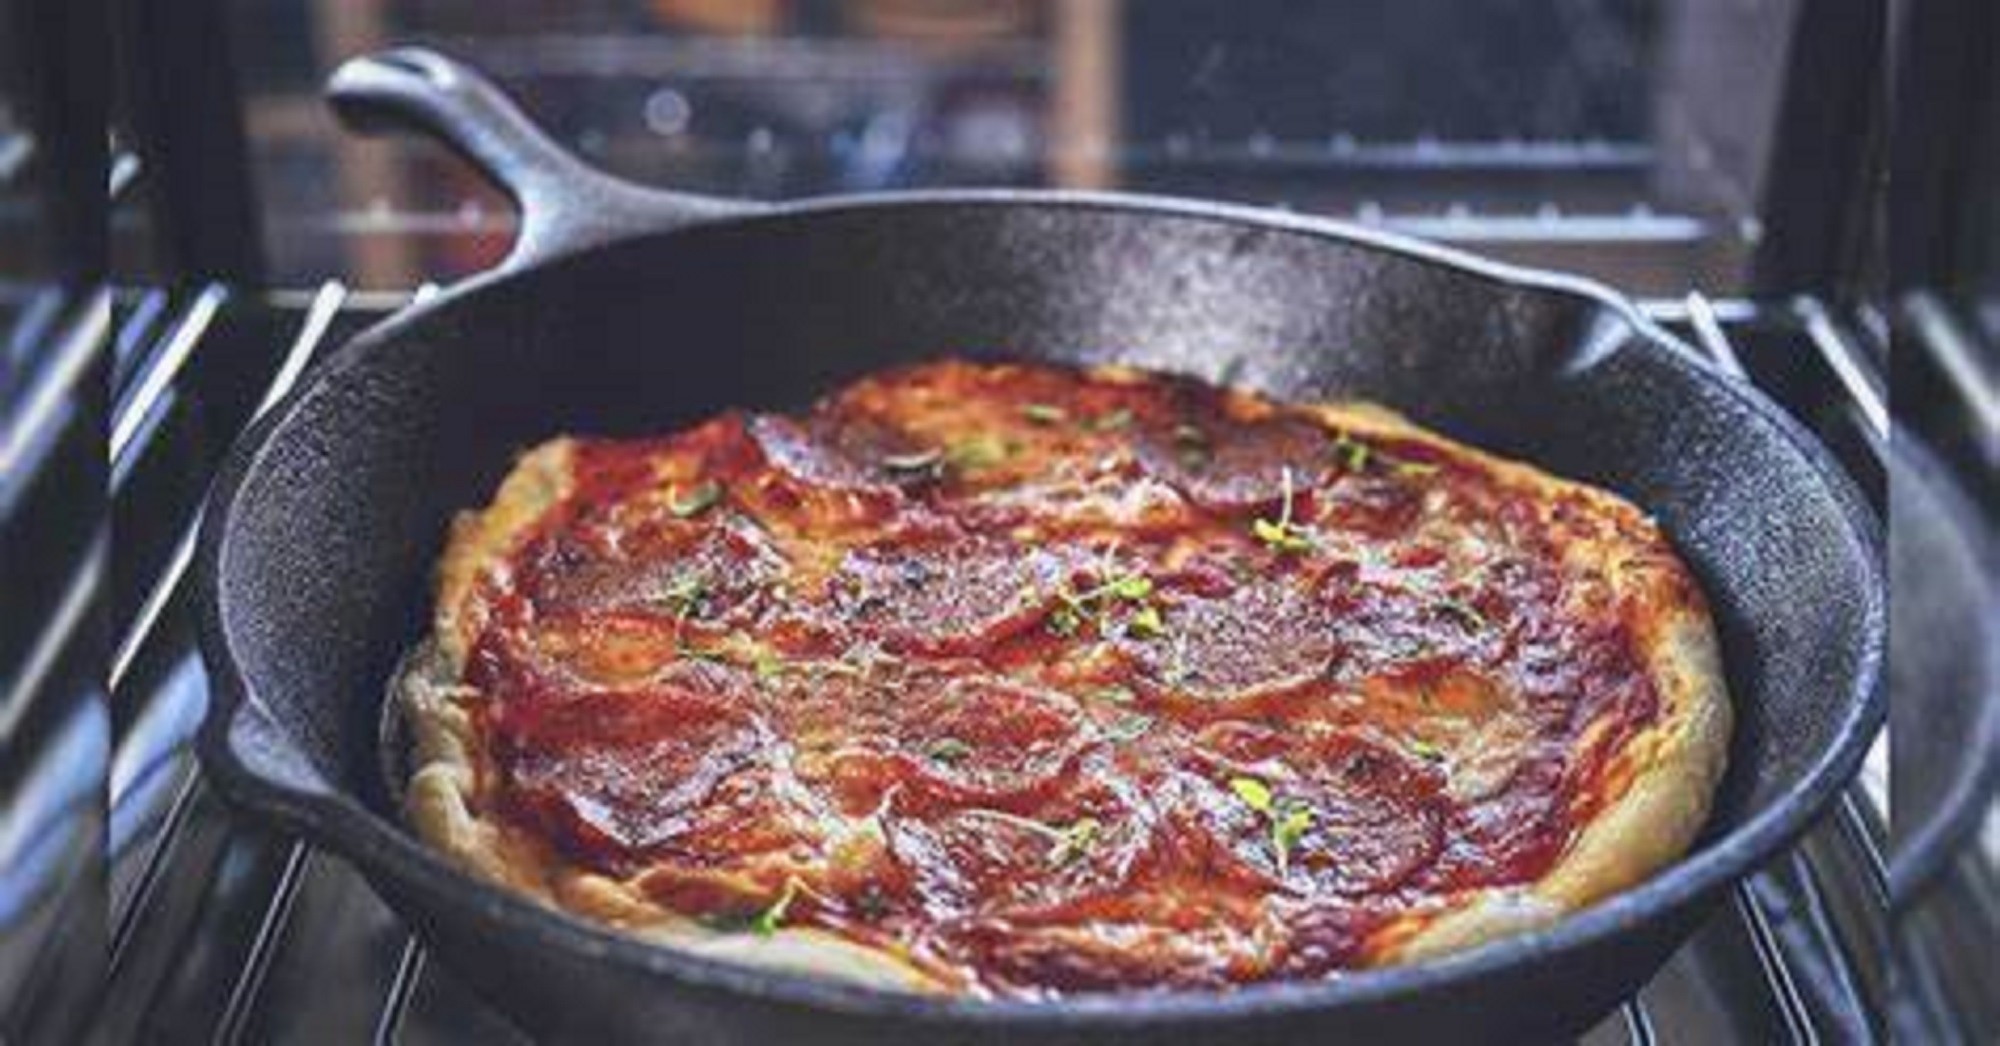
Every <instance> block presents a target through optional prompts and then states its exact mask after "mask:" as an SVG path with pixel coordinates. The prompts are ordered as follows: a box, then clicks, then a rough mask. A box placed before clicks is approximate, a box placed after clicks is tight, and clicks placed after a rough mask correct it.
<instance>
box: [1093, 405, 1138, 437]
mask: <svg viewBox="0 0 2000 1046" xmlns="http://www.w3.org/2000/svg"><path fill="white" fill-rule="evenodd" d="M1131 424H1132V412H1131V410H1129V409H1127V408H1125V407H1120V408H1118V409H1117V410H1114V411H1112V412H1111V413H1109V414H1099V415H1098V416H1097V417H1094V418H1092V419H1090V422H1089V427H1090V430H1091V431H1092V432H1116V431H1117V430H1119V429H1122V428H1125V427H1127V426H1129V425H1131Z"/></svg>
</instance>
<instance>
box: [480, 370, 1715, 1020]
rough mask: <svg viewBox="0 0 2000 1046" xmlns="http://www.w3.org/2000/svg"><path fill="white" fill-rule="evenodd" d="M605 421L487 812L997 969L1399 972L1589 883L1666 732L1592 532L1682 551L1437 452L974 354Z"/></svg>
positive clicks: (562, 539)
mask: <svg viewBox="0 0 2000 1046" xmlns="http://www.w3.org/2000/svg"><path fill="white" fill-rule="evenodd" d="M1370 431H1371V432H1374V431H1376V430H1375V429H1374V428H1373V427H1372V426H1371V427H1370ZM574 446H575V454H574V455H573V462H574V465H573V472H572V477H571V478H572V479H573V480H574V487H575V489H574V491H573V493H572V495H571V497H570V498H569V500H567V501H566V502H564V503H563V504H561V505H559V506H556V507H555V508H552V509H551V510H550V511H549V512H548V513H547V514H546V515H545V517H544V518H543V519H541V520H538V521H536V522H535V523H534V524H533V525H532V527H531V529H530V530H529V531H528V533H527V535H526V537H525V539H524V540H523V541H522V542H521V544H520V545H519V547H518V549H517V550H516V551H515V552H514V553H513V554H512V556H511V558H510V561H509V562H508V563H507V564H504V565H494V566H493V569H491V570H489V571H486V572H485V573H484V574H482V581H481V583H480V585H479V586H478V588H477V590H476V591H475V593H474V594H473V595H472V597H471V598H473V599H475V600H479V601H483V602H482V605H481V606H480V607H478V608H477V609H480V610H483V611H484V613H479V614H466V615H463V618H464V619H465V620H467V621H471V622H475V623H477V627H479V628H480V630H481V631H480V634H479V635H478V636H477V637H476V638H475V639H474V640H473V642H472V649H471V653H470V658H469V660H468V662H467V665H466V673H465V678H464V683H465V684H466V686H467V691H468V696H467V699H466V703H465V707H467V708H468V709H469V710H471V711H472V714H473V715H474V717H475V722H476V724H477V726H478V729H479V730H480V731H481V733H482V739H483V740H484V741H485V745H484V748H483V751H484V752H485V753H486V754H487V755H489V756H490V764H489V763H482V773H481V774H480V780H479V790H478V794H477V796H476V801H477V802H478V803H479V804H481V805H482V806H483V807H486V808H487V810H490V812H491V813H493V814H495V815H497V816H500V817H504V818H505V819H506V820H507V821H508V822H509V823H511V824H512V825H514V826H515V827H516V828H518V829H519V830H521V831H523V832H525V833H527V834H528V835H530V836H531V837H533V838H535V839H537V840H540V841H542V842H545V843H547V844H548V845H550V846H552V847H554V848H556V849H557V850H559V851H560V852H561V853H562V854H563V855H565V857H566V858H567V859H569V860H571V861H573V862H574V863H576V864H578V865H580V866H584V867H589V868H592V869H595V870H599V871H602V872H604V873H606V874H612V875H616V876H618V877H619V878H620V879H621V880H622V881H623V882H625V883H626V884H627V885H628V886H631V887H633V888H635V889H639V890H642V891H644V892H645V893H646V894H647V895H648V896H650V897H652V898H653V899H654V900H655V901H656V902H658V903H660V904H662V905H665V906H667V907H669V908H672V909H674V910H677V911H681V912H685V913H687V914H688V915H690V916H694V917H698V918H706V919H710V920H713V921H716V922H718V923H721V922H727V921H731V920H734V921H737V922H739V923H740V922H744V921H747V920H748V919H750V918H753V917H756V916H757V914H758V913H760V912H762V913H765V914H766V915H768V916H770V917H772V918H780V917H781V918H782V919H783V920H784V921H785V924H786V925H798V926H809V927H812V928H814V929H815V930H817V931H821V932H826V933H832V934H837V935H842V936H844V937H847V938H848V939H851V940H855V941H859V942H862V943H866V944H869V945H874V946H881V947H884V948H887V949H890V950H894V951H898V952H900V953H901V954H904V955H907V956H908V957H910V959H911V960H912V961H914V962H919V963H922V964H924V965H925V966H926V967H927V968H935V969H938V970H940V971H943V972H944V973H945V975H946V976H947V977H948V978H951V979H955V980H956V981H957V982H959V983H963V984H965V985H966V986H968V987H972V988H976V989H978V990H982V991H986V992H990V993H993V994H998V995H1045V994H1061V993H1065V992H1071V991H1094V990H1100V989H1104V990H1110V989H1127V988H1156V987H1163V986H1174V985H1179V986H1223V985H1230V984H1241V983H1246V982H1251V981H1260V980H1299V979H1309V978H1317V977H1324V976H1327V975H1330V974H1332V973H1334V972H1336V971H1339V970H1342V969H1347V968H1352V967H1354V966H1357V965H1363V964H1366V963H1368V962H1370V961H1371V960H1373V959H1375V958H1377V957H1378V953H1375V952H1373V951H1372V950H1371V942H1375V943H1379V941H1380V940H1381V936H1380V933H1379V931H1380V930H1382V928H1383V926H1384V925H1385V924H1387V923H1390V922H1393V921H1395V920H1398V919H1401V918H1403V917H1405V916H1409V915H1411V914H1412V913H1413V912H1414V913H1417V918H1419V919H1421V918H1424V917H1427V916H1426V915H1425V914H1424V913H1429V912H1432V911H1435V910H1441V909H1442V908H1444V907H1448V906H1449V905H1450V904H1452V903H1455V901H1456V900H1457V899H1458V898H1460V897H1461V896H1462V895H1463V892H1464V891H1466V890H1468V889H1472V888H1476V887H1481V886H1493V885H1502V884H1518V883H1524V882H1532V881H1533V880H1534V879H1535V878H1536V877H1537V876H1538V875H1542V874H1545V873H1546V872H1547V870H1548V869H1549V868H1550V867H1551V865H1552V864H1553V862H1554V861H1556V860H1557V859H1558V858H1559V856H1560V853H1561V851H1562V848H1563V847H1564V846H1565V845H1567V843H1568V840H1569V838H1570V836H1571V833H1572V832H1573V831H1574V828H1575V826H1576V825H1577V824H1579V823H1582V822H1583V821H1584V820H1586V819H1587V818H1588V817H1589V816H1590V815H1591V810H1592V807H1591V806H1590V804H1591V803H1593V802H1601V801H1603V800H1602V799H1600V798H1599V796H1600V795H1602V794H1609V793H1610V791H1611V787H1610V786H1611V785H1615V784H1616V778H1615V776H1614V775H1615V774H1616V773H1617V772H1618V771H1619V770H1620V769H1621V768H1622V765H1623V764H1613V763H1611V760H1613V759H1615V758H1617V757H1618V756H1619V755H1620V752H1621V749H1622V748H1623V747H1624V746H1625V745H1626V744H1627V743H1628V741H1629V739H1630V738H1631V737H1632V736H1634V734H1633V731H1636V730H1639V729H1643V727H1644V725H1645V724H1646V723H1649V722H1653V721H1656V718H1657V716H1658V714H1659V707H1660V703H1659V696H1658V695H1657V694H1655V693H1654V692H1653V691H1652V689H1651V686H1650V684H1649V682H1648V681H1647V677H1646V675H1645V672H1644V666H1643V664H1640V663H1639V662H1638V661H1637V660H1636V658H1637V654H1636V652H1635V650H1636V647H1637V643H1636V641H1635V639H1634V637H1633V636H1632V635H1631V634H1630V628H1631V627H1632V626H1631V625H1630V624H1628V621H1627V616H1628V613H1629V611H1630V609H1631V608H1629V607H1626V606H1623V605H1621V604H1620V600H1622V599H1625V598H1626V597H1625V595H1624V592H1623V589H1622V588H1621V587H1620V586H1617V585H1614V584H1613V583H1612V580H1611V579H1609V578H1608V577H1605V576H1597V575H1596V574H1593V573H1592V572H1591V571H1590V570H1588V569H1584V568H1580V567H1578V566H1576V565H1574V564H1573V563H1572V562H1571V560H1573V559H1575V558H1576V557H1574V556H1569V555H1567V554H1566V553H1567V552H1568V551H1569V550H1573V549H1574V547H1575V545H1574V542H1575V541H1578V540H1585V539H1588V540H1591V541H1613V542H1614V544H1620V543H1622V544H1621V547H1623V546H1624V545H1632V546H1633V547H1634V549H1635V552H1636V553H1637V554H1641V555H1656V556H1658V557H1660V558H1661V559H1662V561H1663V562H1669V563H1671V559H1670V554H1669V553H1668V551H1667V550H1665V549H1664V547H1663V543H1660V542H1658V541H1657V536H1656V535H1652V534H1651V533H1650V531H1644V530H1643V528H1641V529H1634V528H1638V527H1639V524H1638V522H1636V516H1635V517H1634V518H1633V520H1626V521H1624V522H1623V523H1621V519H1622V517H1617V516H1615V514H1607V513H1605V512H1604V511H1603V508H1602V506H1601V505H1599V504H1597V503H1596V502H1595V501H1593V500H1591V499H1587V498H1582V497H1575V498H1569V499H1564V500H1561V501H1559V502H1558V503H1554V504H1551V503H1550V502H1549V501H1548V500H1547V499H1545V498H1539V499H1538V498H1537V497H1532V496H1526V495H1523V494H1521V493H1519V492H1518V491H1515V490H1513V489H1512V488H1510V487H1509V486H1508V482H1509V481H1508V480H1507V477H1506V474H1505V473H1504V471H1503V470H1495V469H1492V468H1490V467H1489V466H1488V465H1487V464H1485V463H1484V462H1483V460H1482V459H1479V458H1477V457H1476V456H1471V455H1459V454H1455V453H1453V452H1451V451H1450V450H1449V448H1448V447H1445V446H1444V445H1442V444H1438V443H1435V442H1434V441H1431V440H1426V439H1422V438H1419V437H1417V436H1415V435H1408V436H1407V438H1403V437H1394V436H1380V435H1365V434H1364V438H1363V439H1355V438H1348V437H1344V436H1341V435H1340V434H1339V433H1337V432H1336V431H1335V430H1334V429H1333V428H1331V427H1330V426H1329V425H1328V424H1326V423H1325V422H1324V421H1323V419H1322V418H1321V417H1320V416H1319V415H1318V414H1316V413H1315V412H1313V411H1309V410H1297V409H1292V408H1286V407H1283V406H1281V405H1277V404H1268V403H1259V402H1257V401H1256V400H1255V399H1254V398H1252V397H1250V396H1248V395H1247V394H1237V393H1225V392H1221V391H1218V390H1215V389H1212V388H1209V387H1206V386H1202V385H1198V384H1195V383H1192V382H1186V381H1178V380H1174V379H1168V378H1162V377H1158V376H1143V375H1138V374H1136V373H1120V372H1106V373H1100V374H1095V375H1091V374H1083V373H1079V372H1075V371H1071V370H1068V369H1065V368H1061V367H1053V366H1039V365H1033V364H1001V365H989V364H975V363H968V362H963V361H959V362H947V363H935V364H922V365H917V366H913V367H909V368H904V369H901V370H897V371H892V372H886V373H883V374H879V375H876V376H874V377H872V378H867V379H863V380H861V381H859V382H856V383H854V384H852V385H850V386H848V387H847V388H846V389H844V390H841V391H839V392H836V393H834V394H833V395H831V396H829V397H828V398H827V399H825V400H823V401H821V403H820V404H818V405H817V406H815V407H814V408H812V409H811V410H809V411H807V412H804V413H801V414H796V415H791V416H779V415H745V414H737V413H731V414H725V415H721V416H718V417H716V418H714V419H711V420H710V421H708V422H705V423H703V424H701V425H698V426H695V427H693V428H690V429H688V430H686V431H684V432H681V433H678V434H675V435H672V436H667V437H662V438H659V439H647V440H631V441H624V440H592V439H588V438H579V439H577V440H576V441H575V442H574ZM1288 490H1289V493H1290V498H1289V500H1288V499H1287V496H1286V495H1287V491H1288ZM1287 509H1288V510H1289V511H1288V512H1287ZM1281 513H1285V514H1286V516H1287V520H1288V522H1289V523H1291V524H1295V525H1296V526H1297V528H1298V529H1297V533H1296V534H1293V532H1292V531H1290V530H1282V529H1281V530H1280V531H1279V534H1280V536H1279V537H1274V536H1273V535H1272V533H1271V528H1270V527H1269V526H1265V527H1257V526H1255V525H1254V521H1255V520H1256V519H1258V518H1267V519H1268V518H1275V517H1277V516H1278V515H1279V514H1281ZM1292 537H1297V538H1298V539H1299V540H1289V539H1290V538H1292ZM1614 539H1615V540H1614ZM1683 584H1686V585H1688V586H1690V588H1691V585H1692V582H1688V581H1683ZM1690 598H1692V596H1690ZM1246 782H1247V783H1246ZM487 810H483V811H482V813H484V812H487ZM793 880H796V881H797V883H798V884H799V886H798V889H797V890H795V891H792V888H791V886H790V885H789V884H791V883H792V882H793ZM781 889H783V890H788V891H792V893H793V894H794V896H792V900H791V902H790V903H789V906H786V905H779V906H777V908H776V909H773V908H772V904H773V899H774V898H775V897H781V896H784V895H785V894H783V893H780V892H779V891H780V890H781Z"/></svg>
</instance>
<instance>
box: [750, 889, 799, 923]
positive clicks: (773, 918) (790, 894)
mask: <svg viewBox="0 0 2000 1046" xmlns="http://www.w3.org/2000/svg"><path fill="white" fill-rule="evenodd" d="M798 896H799V880H798V878H797V877H788V878H786V879H785V888H784V889H783V890H780V891H779V892H778V899H777V900H775V901H772V902H771V906H770V907H769V908H766V909H764V910H763V911H761V912H758V913H757V918H755V919H753V920H751V922H750V929H751V930H752V931H753V932H755V933H756V934H757V936H759V937H769V936H771V935H772V934H774V933H777V932H778V927H779V926H781V925H783V924H784V921H785V913H786V912H788V911H790V910H791V907H792V901H794V900H796V899H797V898H798Z"/></svg>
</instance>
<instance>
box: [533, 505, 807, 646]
mask: <svg viewBox="0 0 2000 1046" xmlns="http://www.w3.org/2000/svg"><path fill="white" fill-rule="evenodd" d="M784 573H785V563H784V560H783V558H782V557H780V555H779V554H778V552H777V551H776V550H775V549H773V548H772V547H771V545H770V543H769V541H768V540H766V539H765V538H764V536H763V535H762V534H761V533H760V532H759V531H757V530H756V528H755V527H753V526H751V525H750V524H749V523H748V522H747V521H745V520H743V519H741V518H740V517H736V516H733V515H730V514H727V513H726V512H725V510H721V509H713V510H711V511H710V513H709V518H703V519H701V520H694V521H678V520H676V521H674V523H672V524H669V525H665V526H662V527H660V528H659V529H657V530H653V531H651V532H650V533H645V534H635V535H631V536H630V537H629V538H628V539H627V540H625V541H622V542H619V543H617V545H616V546H615V547H614V548H613V549H611V550H609V551H600V550H599V549H597V548H594V547H591V546H589V545H586V544H585V543H584V542H582V541H579V540H576V539H574V538H571V537H568V536H566V535H557V536H555V537H552V538H551V539H549V540H547V541H546V542H543V543H542V546H541V550H540V552H539V554H535V555H532V558H531V559H530V560H529V566H528V570H527V575H528V576H527V578H526V582H525V584H524V586H523V587H524V589H525V590H526V592H527V593H528V594H529V597H530V598H531V599H532V600H533V601H534V603H535V605H536V606H537V607H538V608H540V609H542V610H544V611H546V612H550V613H557V614H565V613H568V614H576V613H586V614H642V615H649V616H653V617H659V618H671V619H677V620H685V621H707V622H711V623H716V622H724V621H728V620H730V619H732V618H738V617H741V616H744V615H745V614H748V613H749V612H750V611H751V610H752V609H753V604H754V602H755V601H756V600H757V598H758V597H759V596H760V595H762V594H763V592H764V591H765V590H766V589H767V588H768V587H770V586H771V585H773V584H775V583H777V582H778V581H779V580H780V579H781V578H782V577H783V576H784Z"/></svg>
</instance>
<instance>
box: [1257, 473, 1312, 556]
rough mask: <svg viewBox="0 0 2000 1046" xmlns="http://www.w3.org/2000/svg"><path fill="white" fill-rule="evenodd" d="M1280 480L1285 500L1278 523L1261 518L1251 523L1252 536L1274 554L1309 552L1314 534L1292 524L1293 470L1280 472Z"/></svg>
mask: <svg viewBox="0 0 2000 1046" xmlns="http://www.w3.org/2000/svg"><path fill="white" fill-rule="evenodd" d="M1278 477H1279V479H1280V480H1281V481H1282V482H1283V484H1284V500H1283V501H1282V503H1281V504H1280V506H1279V509H1278V518H1277V520H1276V521H1272V520H1268V519H1264V518H1262V517H1259V518H1257V519H1254V520H1251V521H1250V534H1251V536H1253V537H1255V538H1256V539H1257V540H1259V541H1262V542H1263V543H1264V544H1265V546H1266V547H1268V548H1270V549H1271V551H1273V552H1278V553H1286V552H1309V551H1311V550H1312V547H1313V540H1312V534H1311V533H1310V532H1309V531H1307V530H1306V529H1305V528H1304V527H1301V526H1299V525H1298V524H1296V523H1293V522H1292V507H1293V506H1292V502H1293V498H1294V497H1295V494H1294V492H1293V490H1292V470H1291V468H1290V467H1289V466H1287V467H1285V468H1284V469H1282V470H1280V471H1279V473H1278Z"/></svg>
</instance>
